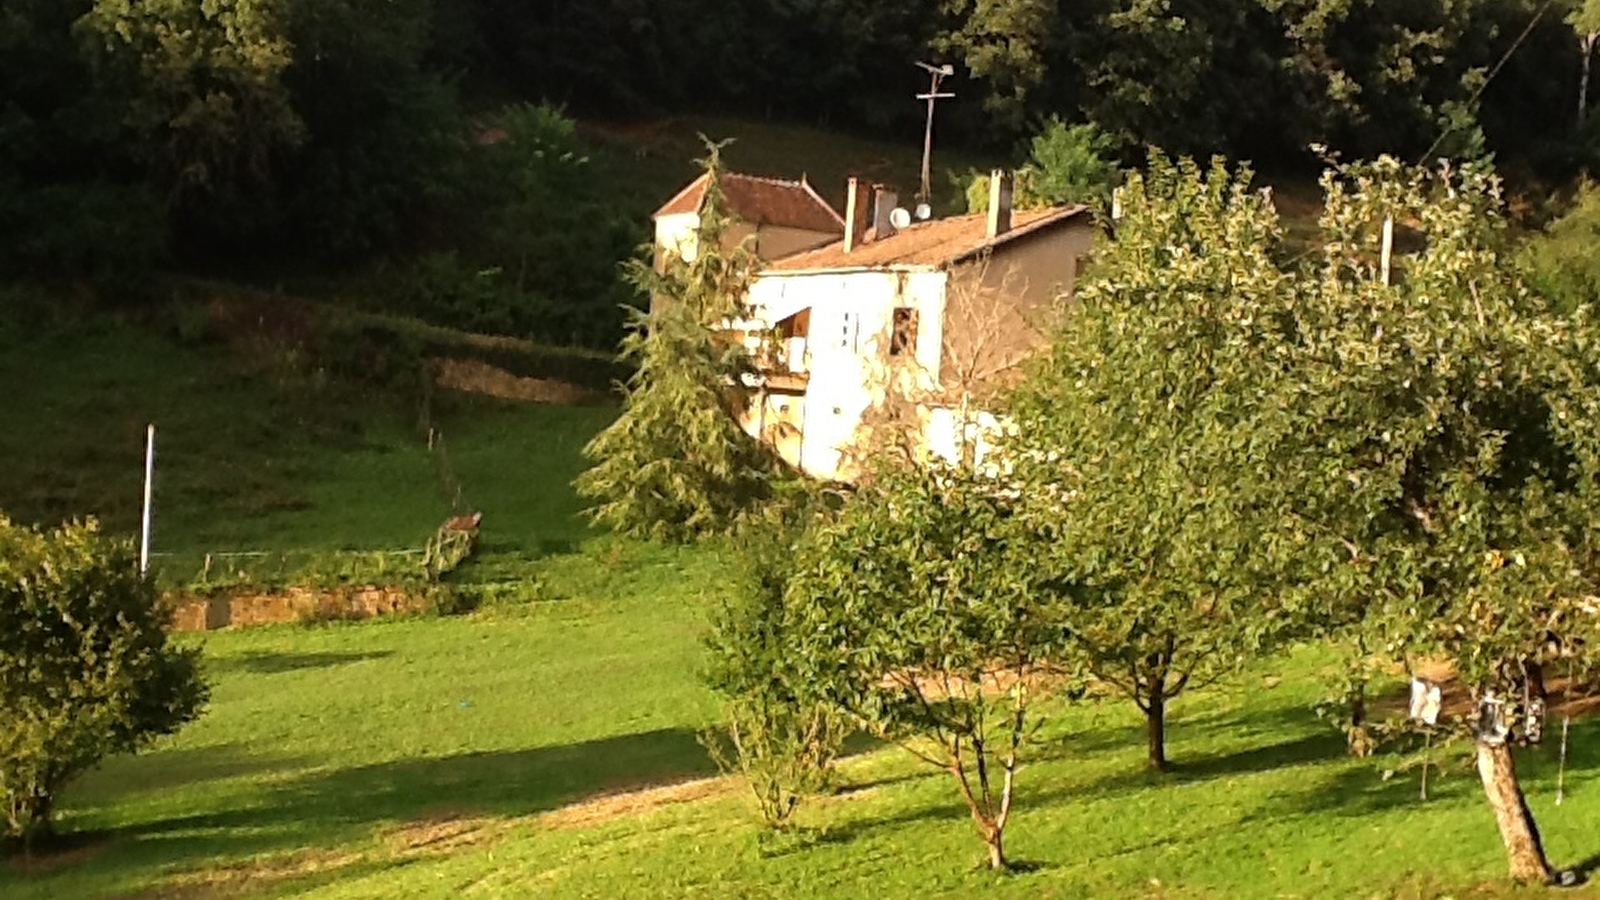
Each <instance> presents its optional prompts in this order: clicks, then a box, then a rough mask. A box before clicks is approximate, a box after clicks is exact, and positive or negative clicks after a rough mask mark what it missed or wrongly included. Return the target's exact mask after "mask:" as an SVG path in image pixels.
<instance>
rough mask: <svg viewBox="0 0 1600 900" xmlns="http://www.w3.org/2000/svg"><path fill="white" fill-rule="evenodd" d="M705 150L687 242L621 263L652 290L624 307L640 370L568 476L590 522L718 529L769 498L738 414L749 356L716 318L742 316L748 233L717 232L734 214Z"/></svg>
mask: <svg viewBox="0 0 1600 900" xmlns="http://www.w3.org/2000/svg"><path fill="white" fill-rule="evenodd" d="M707 148H708V150H709V153H708V156H707V158H706V159H704V160H702V161H701V164H702V165H703V166H704V167H705V171H706V172H707V174H708V175H710V177H709V178H707V179H706V187H705V194H704V197H703V199H702V200H701V204H700V210H699V213H700V223H699V226H698V227H697V228H696V231H695V236H694V244H693V250H692V251H689V252H685V253H683V254H677V253H671V252H668V253H666V254H664V257H663V259H662V264H661V266H660V268H659V269H657V268H654V267H652V266H651V265H650V264H648V263H646V262H644V261H642V260H634V261H631V262H629V263H628V273H627V274H628V277H629V279H630V280H631V281H632V282H633V283H634V284H635V285H636V286H638V288H639V289H640V291H641V292H642V293H644V294H645V295H646V296H649V297H651V298H652V300H653V302H652V303H651V309H650V311H649V312H648V313H645V312H640V311H637V310H635V311H634V312H633V314H632V320H631V322H630V323H629V330H628V334H627V336H626V337H625V338H623V341H622V356H623V358H624V359H627V360H628V361H630V362H631V363H633V364H634V365H635V366H636V367H637V370H636V371H635V373H634V374H633V376H632V377H631V378H629V379H628V383H627V384H626V385H625V386H624V388H623V390H624V399H623V409H622V415H621V416H619V417H618V418H617V421H615V422H613V423H612V424H611V426H610V427H608V428H607V429H606V430H605V431H602V432H601V433H600V434H599V435H597V436H596V437H595V438H594V440H592V441H590V442H589V444H588V446H586V447H585V448H584V455H585V456H586V457H587V458H588V459H590V460H591V461H592V462H593V466H592V467H591V468H590V469H589V470H588V471H586V472H584V473H583V474H582V475H580V476H579V477H578V479H577V482H576V487H577V490H578V493H579V495H581V496H582V497H584V498H585V499H586V500H588V501H589V502H590V503H591V506H590V508H589V515H590V517H591V518H592V519H593V520H594V521H595V522H597V523H600V524H603V525H606V526H609V527H611V528H613V529H615V530H617V531H620V532H623V533H625V534H630V535H634V536H637V537H647V538H652V539H656V540H668V541H686V540H694V539H696V538H700V537H705V536H709V535H714V534H722V533H727V532H728V531H730V530H732V529H733V528H734V527H735V526H736V525H737V524H738V523H739V522H740V520H741V519H743V518H744V516H745V515H746V514H747V513H749V512H752V511H753V510H755V509H756V508H758V507H759V506H760V504H761V503H762V502H763V501H764V500H766V499H767V498H769V497H770V496H771V493H772V489H773V482H774V479H775V478H776V477H778V476H779V475H780V474H781V472H782V466H781V463H780V462H779V461H778V459H777V458H776V456H775V455H774V454H773V453H772V452H771V451H770V450H768V449H767V448H766V447H764V446H762V445H761V444H760V443H759V442H757V441H756V440H755V439H754V438H752V437H751V436H750V435H748V434H746V433H745V431H744V430H743V429H742V428H741V427H740V426H739V423H738V421H737V418H736V414H737V412H738V411H740V410H742V409H743V408H744V406H745V404H746V403H747V387H746V385H747V381H748V378H747V376H748V375H749V374H750V372H751V367H750V360H749V357H748V354H747V353H746V352H745V350H744V348H743V346H742V345H741V344H740V343H739V342H738V341H737V340H734V339H732V337H731V332H729V331H726V330H723V329H722V328H721V326H722V325H723V324H724V323H728V322H731V321H734V320H738V319H742V318H745V315H744V313H745V311H746V296H747V294H748V292H749V288H750V284H751V282H752V281H754V279H755V275H756V271H757V267H758V266H759V260H758V259H757V258H756V256H755V253H754V252H753V251H752V250H751V248H750V247H749V246H748V243H747V242H739V243H731V242H726V241H725V238H726V236H727V234H728V230H729V228H730V226H731V225H732V224H733V221H732V218H731V217H730V215H729V213H728V210H727V204H726V202H725V199H724V197H723V194H722V190H721V188H720V187H719V185H718V176H719V175H720V173H721V171H722V165H721V161H720V159H719V155H718V149H719V148H718V145H715V144H712V143H710V142H707ZM685 249H686V250H687V249H688V248H685Z"/></svg>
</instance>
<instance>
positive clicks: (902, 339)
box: [889, 306, 917, 356]
mask: <svg viewBox="0 0 1600 900" xmlns="http://www.w3.org/2000/svg"><path fill="white" fill-rule="evenodd" d="M916 352H917V311H916V310H915V309H912V308H911V307H909V306H901V307H896V308H895V311H894V324H893V326H892V330H891V331H890V332H889V355H890V356H914V355H916Z"/></svg>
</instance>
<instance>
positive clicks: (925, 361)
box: [750, 271, 946, 478]
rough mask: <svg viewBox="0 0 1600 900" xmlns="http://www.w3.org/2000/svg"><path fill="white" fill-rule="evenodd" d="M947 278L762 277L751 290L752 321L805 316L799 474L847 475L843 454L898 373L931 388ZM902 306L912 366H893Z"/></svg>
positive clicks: (878, 274) (883, 274)
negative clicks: (911, 331) (910, 327)
mask: <svg viewBox="0 0 1600 900" xmlns="http://www.w3.org/2000/svg"><path fill="white" fill-rule="evenodd" d="M945 277H946V276H945V274H944V273H943V272H889V271H863V272H840V273H822V274H793V275H790V274H768V275H765V276H763V277H762V278H761V279H760V280H758V281H757V282H756V283H755V285H753V286H752V288H751V291H750V303H751V307H752V312H753V316H754V318H756V319H759V320H764V321H766V322H769V323H770V322H772V321H774V320H775V319H778V318H783V317H785V316H789V315H793V314H794V312H795V311H797V310H799V309H805V308H809V309H810V310H811V329H810V334H809V336H808V339H807V349H808V351H809V360H808V364H807V367H808V369H809V374H810V382H809V384H808V385H807V388H806V395H805V409H804V420H803V421H804V438H803V441H802V442H801V445H800V448H799V462H800V466H801V468H803V469H805V470H806V471H807V472H810V473H811V474H813V475H816V476H818V477H822V478H848V477H850V476H851V474H852V472H851V470H850V466H849V462H850V460H849V459H848V458H847V451H848V450H849V449H850V447H851V445H852V444H853V443H854V442H855V440H856V437H857V432H858V429H859V428H860V425H861V420H862V417H863V416H864V414H865V413H866V412H867V410H868V409H869V408H871V407H872V406H873V405H874V404H877V403H881V402H882V401H883V398H884V392H885V388H886V386H887V384H888V380H889V378H890V377H891V375H892V374H895V373H896V371H897V370H898V371H903V372H905V373H906V374H907V375H909V376H910V377H916V378H918V380H920V381H923V382H924V383H925V384H928V385H932V384H935V383H937V378H938V371H939V358H940V342H941V339H942V334H941V329H942V322H943V309H944V289H945ZM900 306H909V307H912V308H914V309H916V310H918V315H917V318H918V334H917V345H916V354H915V364H914V365H907V364H905V363H902V362H899V361H896V363H895V364H894V365H893V366H891V362H890V359H889V356H888V348H889V337H890V331H891V329H892V328H893V323H894V310H895V308H896V307H900ZM907 362H909V361H907Z"/></svg>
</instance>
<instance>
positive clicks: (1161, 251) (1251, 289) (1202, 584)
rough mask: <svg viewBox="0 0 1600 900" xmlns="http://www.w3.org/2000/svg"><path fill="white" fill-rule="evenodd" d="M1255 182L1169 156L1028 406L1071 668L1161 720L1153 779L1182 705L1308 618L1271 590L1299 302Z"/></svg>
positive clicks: (1133, 180)
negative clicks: (1288, 351) (1280, 404)
mask: <svg viewBox="0 0 1600 900" xmlns="http://www.w3.org/2000/svg"><path fill="white" fill-rule="evenodd" d="M1249 181H1250V173H1249V172H1248V171H1240V172H1238V173H1232V172H1229V171H1228V170H1227V169H1226V168H1225V167H1224V166H1223V165H1222V164H1221V163H1220V162H1218V163H1215V164H1213V165H1212V167H1211V168H1210V170H1209V171H1205V170H1202V169H1201V168H1200V167H1199V166H1197V165H1195V164H1194V163H1192V162H1190V161H1187V160H1185V161H1182V162H1179V163H1176V164H1175V163H1172V162H1170V161H1168V160H1167V159H1166V158H1164V157H1163V156H1161V155H1159V154H1153V155H1152V157H1151V159H1150V164H1149V167H1148V172H1146V173H1144V174H1137V173H1135V174H1131V175H1130V176H1129V178H1128V181H1127V184H1126V185H1125V186H1124V188H1123V197H1124V215H1123V217H1122V219H1120V220H1119V222H1118V223H1117V226H1116V230H1117V233H1116V239H1115V241H1109V240H1108V241H1104V242H1102V243H1101V244H1100V245H1099V247H1098V248H1097V250H1096V252H1095V255H1094V257H1093V263H1092V267H1091V268H1090V269H1089V271H1088V274H1087V276H1086V278H1085V279H1084V280H1083V281H1082V282H1081V283H1080V284H1079V286H1078V289H1077V294H1076V302H1075V304H1074V305H1073V307H1072V308H1071V310H1070V314H1068V315H1066V316H1065V317H1064V319H1063V324H1062V325H1061V327H1060V328H1059V330H1058V331H1057V333H1056V335H1055V336H1054V339H1053V343H1052V346H1051V347H1050V349H1049V351H1048V352H1047V353H1044V354H1042V355H1041V356H1039V357H1038V358H1036V359H1035V360H1034V361H1033V362H1032V363H1031V364H1030V365H1031V370H1030V371H1029V374H1028V378H1027V379H1026V380H1025V381H1024V382H1023V384H1022V385H1020V386H1019V388H1018V389H1017V390H1016V391H1015V392H1014V393H1013V394H1012V396H1011V398H1010V401H1011V402H1010V410H1009V411H1010V414H1011V417H1012V421H1013V423H1014V426H1015V427H1014V433H1013V436H1012V437H1011V438H1010V439H1008V440H1007V442H1006V444H1005V454H1006V456H1007V458H1008V463H1009V464H1010V465H1011V466H1012V467H1013V477H1015V478H1016V480H1017V484H1018V486H1019V487H1020V488H1021V494H1022V497H1023V498H1024V500H1023V502H1022V509H1021V511H1020V513H1019V515H1021V516H1022V517H1023V518H1025V519H1027V520H1028V521H1029V522H1030V523H1031V524H1032V528H1031V529H1030V531H1029V533H1030V534H1032V535H1033V545H1034V546H1033V554H1032V560H1031V562H1030V564H1029V566H1028V567H1027V568H1028V571H1029V572H1030V573H1031V574H1032V577H1033V578H1034V579H1035V580H1036V590H1038V591H1039V592H1040V593H1041V594H1043V595H1046V596H1049V597H1052V598H1053V599H1052V600H1051V601H1050V602H1052V603H1055V604H1058V605H1059V606H1060V608H1061V609H1060V613H1059V617H1060V618H1061V619H1062V620H1063V621H1065V622H1067V623H1069V625H1070V629H1071V631H1072V634H1073V638H1074V639H1073V641H1072V643H1071V647H1070V650H1071V652H1072V658H1074V659H1076V660H1077V662H1078V664H1079V665H1081V666H1082V668H1083V669H1084V670H1086V671H1087V673H1088V674H1090V675H1092V676H1094V677H1095V678H1096V679H1098V680H1099V681H1100V682H1102V683H1104V684H1106V685H1108V686H1110V687H1111V688H1113V689H1115V690H1116V691H1118V692H1120V693H1122V694H1124V695H1126V696H1127V697H1128V698H1129V699H1131V700H1133V702H1134V703H1135V704H1137V705H1138V707H1139V709H1140V710H1141V711H1142V712H1143V713H1144V714H1145V717H1146V721H1147V731H1148V744H1149V764H1150V766H1151V767H1152V768H1155V769H1163V768H1165V767H1166V766H1167V755H1166V720H1167V707H1168V705H1169V704H1170V703H1171V701H1172V700H1173V698H1175V697H1177V696H1179V695H1180V694H1181V693H1182V692H1183V691H1185V690H1187V689H1190V688H1193V687H1197V686H1200V685H1203V684H1206V683H1209V682H1211V681H1212V680H1214V679H1216V678H1217V677H1219V676H1222V675H1224V674H1226V673H1229V672H1231V671H1233V670H1234V669H1235V668H1236V666H1237V665H1238V664H1239V663H1240V662H1241V661H1243V660H1245V659H1246V658H1248V657H1250V656H1251V655H1253V654H1256V653H1259V652H1262V651H1264V650H1266V649H1267V648H1270V647H1272V646H1273V645H1274V644H1276V643H1277V642H1279V641H1280V640H1282V639H1283V638H1285V637H1286V636H1287V635H1288V634H1289V633H1290V632H1291V631H1292V629H1293V628H1294V627H1297V622H1298V617H1297V616H1295V615H1291V612H1292V608H1291V605H1290V604H1288V603H1285V602H1282V601H1281V598H1280V597H1279V596H1278V595H1277V594H1274V593H1270V592H1267V591H1264V590H1262V585H1264V584H1266V583H1269V580H1270V579H1271V577H1272V573H1271V572H1270V571H1268V569H1267V566H1266V565H1265V564H1264V563H1263V562H1262V561H1261V557H1260V554H1259V552H1258V551H1259V548H1260V547H1261V546H1263V545H1264V544H1265V543H1266V542H1268V541H1270V540H1272V539H1273V537H1272V535H1273V532H1274V528H1275V527H1276V522H1274V521H1273V520H1272V518H1271V517H1270V516H1267V515H1261V514H1258V513H1257V512H1256V508H1257V506H1258V504H1260V503H1261V502H1262V501H1263V500H1264V499H1267V498H1269V497H1270V484H1271V480H1272V477H1273V474H1272V471H1271V469H1270V466H1269V465H1267V462H1268V460H1269V459H1270V454H1271V452H1272V450H1273V448H1274V446H1275V443H1274V440H1273V438H1274V435H1275V434H1276V433H1277V432H1278V431H1279V430H1281V429H1282V428H1283V427H1284V424H1285V421H1286V420H1285V415H1286V413H1285V411H1284V410H1282V409H1279V408H1276V407H1273V406H1270V405H1268V406H1265V407H1263V406H1262V405H1261V404H1260V402H1259V395H1260V393H1261V388H1262V386H1263V385H1270V384H1271V383H1272V381H1273V378H1274V377H1275V374H1276V373H1277V372H1278V370H1279V369H1280V368H1281V366H1282V360H1281V358H1280V353H1279V351H1280V349H1281V346H1282V340H1283V328H1284V321H1285V312H1286V310H1287V309H1289V308H1291V306H1292V304H1291V303H1290V302H1289V298H1288V297H1287V296H1286V295H1285V293H1284V291H1285V287H1286V285H1287V279H1286V278H1285V277H1284V276H1283V275H1282V274H1281V273H1280V272H1279V270H1278V268H1277V266H1276V265H1275V264H1274V260H1273V253H1274V251H1275V248H1276V242H1277V239H1278V234H1279V228H1278V221H1277V218H1276V215H1275V213H1274V211H1273V209H1272V206H1271V203H1270V202H1269V201H1268V200H1267V198H1266V197H1265V196H1264V195H1263V194H1261V193H1258V192H1253V191H1252V190H1251V189H1250V186H1249Z"/></svg>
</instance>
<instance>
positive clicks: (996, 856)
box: [983, 825, 1007, 872]
mask: <svg viewBox="0 0 1600 900" xmlns="http://www.w3.org/2000/svg"><path fill="white" fill-rule="evenodd" d="M1004 839H1005V833H1004V832H1003V831H1001V830H1000V829H999V828H997V827H994V826H992V825H991V826H990V827H989V828H987V829H985V830H984V833H983V842H984V843H985V844H988V845H989V868H990V869H991V870H993V871H996V872H999V871H1001V870H1003V869H1005V868H1006V866H1007V863H1006V851H1005V847H1004V845H1003V841H1004Z"/></svg>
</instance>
